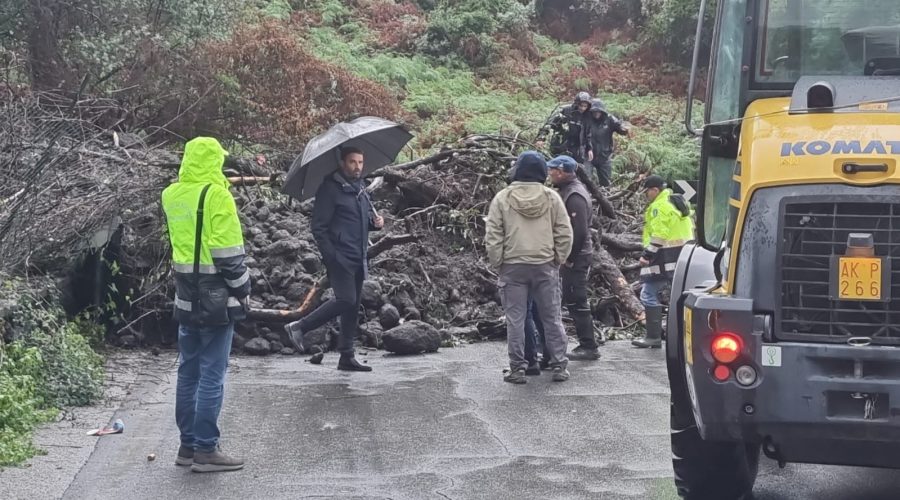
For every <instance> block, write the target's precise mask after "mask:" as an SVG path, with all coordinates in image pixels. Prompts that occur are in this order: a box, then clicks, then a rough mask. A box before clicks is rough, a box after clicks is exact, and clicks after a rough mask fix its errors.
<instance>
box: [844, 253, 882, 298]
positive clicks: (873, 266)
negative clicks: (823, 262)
mask: <svg viewBox="0 0 900 500" xmlns="http://www.w3.org/2000/svg"><path fill="white" fill-rule="evenodd" d="M834 262H835V265H834V266H833V268H832V271H831V272H832V276H833V279H832V293H831V297H832V298H833V299H835V300H872V301H883V300H887V299H889V298H890V291H891V283H890V279H891V274H890V269H889V267H890V262H889V261H888V260H886V259H884V258H882V257H837V258H835V259H834Z"/></svg>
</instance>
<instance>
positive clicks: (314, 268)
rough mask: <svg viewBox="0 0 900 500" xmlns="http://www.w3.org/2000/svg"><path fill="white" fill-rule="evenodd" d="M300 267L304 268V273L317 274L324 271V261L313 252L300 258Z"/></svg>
mask: <svg viewBox="0 0 900 500" xmlns="http://www.w3.org/2000/svg"><path fill="white" fill-rule="evenodd" d="M300 265H301V266H303V270H304V271H306V272H308V273H310V274H316V273H318V272H319V271H321V270H322V260H321V259H319V256H318V255H316V254H314V253H312V252H309V253H305V254H303V255H301V256H300Z"/></svg>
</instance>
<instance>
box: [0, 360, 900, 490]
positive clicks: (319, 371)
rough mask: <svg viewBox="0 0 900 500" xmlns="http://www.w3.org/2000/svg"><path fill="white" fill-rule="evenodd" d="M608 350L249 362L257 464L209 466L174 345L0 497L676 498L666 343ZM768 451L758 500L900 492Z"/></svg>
mask: <svg viewBox="0 0 900 500" xmlns="http://www.w3.org/2000/svg"><path fill="white" fill-rule="evenodd" d="M603 354H604V357H603V359H602V360H601V361H600V362H599V363H580V362H573V363H572V364H571V371H572V378H571V380H570V381H569V382H566V383H562V384H559V383H553V382H551V381H550V378H549V375H548V374H546V375H543V376H541V377H529V383H528V384H527V385H524V386H513V385H510V384H506V383H504V382H502V380H501V368H502V367H503V366H504V361H505V345H504V344H501V343H486V344H477V345H469V346H464V347H459V348H454V349H442V350H441V352H440V353H437V354H430V355H423V356H413V357H395V356H390V355H384V353H382V352H372V353H369V355H368V356H364V357H361V358H362V359H365V360H367V362H368V363H369V364H370V365H371V366H373V367H374V369H375V371H374V372H372V373H369V374H357V373H353V374H348V373H344V372H338V371H336V370H334V364H335V363H336V357H334V356H329V357H326V360H325V363H324V364H323V365H321V366H315V365H311V364H309V363H306V362H305V358H301V357H280V356H275V357H269V358H248V357H239V358H235V359H234V360H233V362H232V368H231V372H230V378H229V381H228V384H227V386H226V390H227V396H226V400H225V406H224V410H223V414H222V431H223V443H222V444H223V448H224V449H225V450H226V451H227V452H230V453H233V454H235V455H239V456H242V457H244V458H246V459H247V467H246V468H245V469H244V470H243V471H239V472H233V473H224V474H205V475H200V474H192V473H190V472H189V471H188V470H186V469H184V468H177V467H175V466H174V465H173V461H174V457H175V452H176V449H177V445H178V434H177V431H176V429H175V426H174V416H173V415H174V402H173V398H174V391H175V374H174V365H173V364H172V361H173V360H174V353H164V354H163V355H162V356H161V357H160V358H154V361H153V362H151V363H149V364H148V365H147V366H145V367H144V369H143V371H142V372H141V373H140V374H139V375H138V376H137V381H136V382H135V383H134V385H133V386H131V390H130V394H129V395H128V396H127V397H125V398H124V400H123V402H122V403H121V405H120V407H119V409H118V411H117V412H115V415H114V416H113V415H109V416H110V417H114V418H122V419H123V420H124V421H125V422H126V432H125V433H124V434H121V435H114V436H105V437H103V438H100V439H97V438H89V439H85V438H83V437H80V438H76V437H72V436H73V433H76V434H77V435H79V436H83V435H84V430H86V429H88V428H90V425H89V424H88V423H86V422H83V423H81V424H80V425H81V426H82V427H84V429H81V428H80V427H79V425H78V424H77V423H76V424H73V425H71V426H57V427H58V428H55V429H51V430H49V431H45V432H44V433H43V434H39V438H40V439H41V440H42V441H41V442H44V443H52V442H63V441H62V440H64V439H66V438H67V437H68V439H69V440H70V441H71V442H72V443H73V444H71V445H68V446H66V447H58V448H50V449H48V452H49V454H48V455H47V456H45V457H38V458H36V459H35V460H34V461H33V469H32V470H33V472H34V473H29V469H18V470H13V471H6V472H0V487H2V488H0V498H24V497H28V498H59V497H60V496H61V497H63V498H67V499H69V498H70V499H94V498H97V499H101V498H103V499H105V498H115V499H120V498H125V499H129V500H137V499H151V498H152V499H157V498H228V499H238V498H240V499H244V498H248V499H249V498H254V499H255V498H260V499H280V498H372V499H375V498H379V499H386V498H391V499H398V500H399V499H415V500H419V499H432V498H433V499H447V498H452V499H483V498H488V499H507V498H516V499H519V498H565V499H588V498H591V499H620V498H639V499H674V498H676V495H675V492H674V487H673V485H672V480H671V465H670V461H669V435H668V394H667V384H666V375H665V366H664V363H663V360H662V352H661V351H659V350H654V351H643V350H636V349H632V348H630V347H629V346H628V345H627V344H626V343H624V342H614V343H610V344H608V345H607V346H605V347H604V348H603ZM87 447H90V448H89V449H87V451H86V450H85V448H87ZM65 454H69V455H71V456H73V457H75V458H73V459H72V460H65ZM149 454H155V455H156V458H155V460H153V461H149V460H148V459H147V457H148V455H149ZM48 461H49V462H50V463H53V464H57V465H56V466H55V467H48V466H47V465H46V464H47V462H48ZM763 461H764V464H763V467H762V473H761V476H760V479H759V481H758V482H757V489H756V493H757V498H758V499H759V500H776V499H778V500H780V499H797V500H806V499H809V500H837V499H854V500H855V499H873V500H879V499H897V498H900V474H898V473H897V472H896V471H879V470H871V469H850V468H841V467H821V466H806V465H788V468H787V469H784V470H778V469H777V467H775V466H774V464H773V463H772V462H771V461H769V460H767V459H763ZM4 490H5V491H6V493H3V491H4Z"/></svg>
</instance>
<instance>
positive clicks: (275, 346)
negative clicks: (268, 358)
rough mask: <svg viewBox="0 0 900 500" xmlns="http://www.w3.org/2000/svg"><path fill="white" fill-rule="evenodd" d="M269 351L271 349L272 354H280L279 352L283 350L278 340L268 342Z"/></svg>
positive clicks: (282, 345)
mask: <svg viewBox="0 0 900 500" xmlns="http://www.w3.org/2000/svg"><path fill="white" fill-rule="evenodd" d="M269 349H271V350H272V352H281V350H282V349H284V344H282V343H281V341H280V340H277V341H275V342H270V343H269Z"/></svg>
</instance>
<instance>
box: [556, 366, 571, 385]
mask: <svg viewBox="0 0 900 500" xmlns="http://www.w3.org/2000/svg"><path fill="white" fill-rule="evenodd" d="M566 380H569V370H566V369H565V368H563V367H561V366H557V367H555V368H553V381H554V382H565V381H566Z"/></svg>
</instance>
